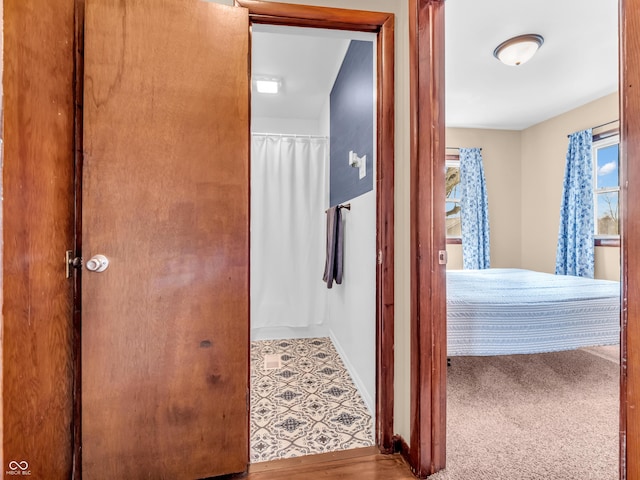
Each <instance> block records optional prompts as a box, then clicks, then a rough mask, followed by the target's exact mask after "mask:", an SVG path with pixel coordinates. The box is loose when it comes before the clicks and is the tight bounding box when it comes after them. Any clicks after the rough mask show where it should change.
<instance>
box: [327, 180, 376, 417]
mask: <svg viewBox="0 0 640 480" xmlns="http://www.w3.org/2000/svg"><path fill="white" fill-rule="evenodd" d="M349 203H351V210H350V211H349V210H346V211H345V210H343V218H344V227H345V230H344V278H343V282H342V284H341V285H334V286H333V288H331V289H330V290H329V289H326V295H327V306H328V308H327V322H326V324H327V326H328V327H329V331H330V335H331V339H332V340H333V342H334V344H335V345H336V348H337V349H338V351H339V353H340V356H341V357H342V359H343V361H344V362H345V365H346V367H347V369H348V370H349V373H350V374H351V377H352V378H353V380H354V382H355V383H356V386H357V387H358V389H359V390H360V393H361V394H362V397H363V399H364V401H365V403H366V404H367V406H368V407H369V411H370V412H371V413H372V415H373V414H374V413H375V398H376V396H375V387H376V194H375V191H371V192H368V193H365V194H364V195H361V196H359V197H357V198H354V199H352V200H351V201H350V202H349Z"/></svg>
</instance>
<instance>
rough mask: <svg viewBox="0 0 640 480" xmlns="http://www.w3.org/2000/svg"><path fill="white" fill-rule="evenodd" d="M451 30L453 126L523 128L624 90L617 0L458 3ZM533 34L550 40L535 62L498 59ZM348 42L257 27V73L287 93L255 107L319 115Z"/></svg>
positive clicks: (449, 108)
mask: <svg viewBox="0 0 640 480" xmlns="http://www.w3.org/2000/svg"><path fill="white" fill-rule="evenodd" d="M276 32H277V33H276ZM445 32H446V43H445V45H446V49H445V65H446V67H445V68H446V119H447V126H451V127H470V128H496V129H512V130H521V129H523V128H526V127H529V126H531V125H534V124H536V123H539V122H541V121H544V120H546V119H548V118H551V117H554V116H556V115H559V114H561V113H563V112H566V111H568V110H571V109H573V108H576V107H578V106H580V105H583V104H585V103H587V102H589V101H591V100H594V99H596V98H600V97H602V96H604V95H607V94H609V93H612V92H615V91H616V90H617V82H618V63H617V60H618V58H617V52H618V44H617V2H615V1H613V0H526V1H525V0H482V1H479V0H448V1H447V2H446V3H445ZM349 33H351V34H352V35H354V36H355V38H357V39H361V40H362V39H371V36H367V37H365V38H363V37H362V36H361V35H362V34H357V33H354V32H349ZM523 33H538V34H540V35H542V36H543V37H544V39H545V42H544V45H543V46H542V47H541V48H540V50H539V51H538V53H537V54H536V55H535V56H534V57H533V59H532V60H531V61H529V62H528V63H526V64H524V65H521V66H518V67H509V66H506V65H503V64H502V63H500V62H499V61H498V60H496V59H495V58H494V57H493V50H494V49H495V47H496V46H497V45H498V44H500V43H501V42H502V41H504V40H506V39H508V38H510V37H513V36H516V35H520V34H523ZM369 35H370V34H369ZM351 38H354V37H353V36H352V37H351ZM348 42H349V40H348V38H347V37H345V32H339V31H328V30H314V29H293V28H289V27H274V26H258V25H256V26H254V33H253V42H252V44H253V52H252V64H253V74H254V76H255V75H271V76H277V77H280V78H282V79H283V82H284V90H283V93H282V94H280V95H277V96H270V97H269V96H266V95H259V94H257V93H255V90H254V94H253V100H252V113H253V114H254V115H256V116H263V117H281V118H287V117H288V118H304V119H315V118H318V116H319V112H320V109H321V108H322V105H323V104H324V101H325V100H326V98H327V95H328V94H329V92H330V91H331V87H332V86H333V82H334V80H335V77H336V75H337V72H338V69H339V67H340V64H341V62H342V58H343V57H344V53H345V51H346V48H347V46H348Z"/></svg>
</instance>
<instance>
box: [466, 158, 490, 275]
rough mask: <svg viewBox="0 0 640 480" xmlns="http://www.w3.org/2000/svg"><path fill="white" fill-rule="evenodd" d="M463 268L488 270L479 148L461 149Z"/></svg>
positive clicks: (486, 217)
mask: <svg viewBox="0 0 640 480" xmlns="http://www.w3.org/2000/svg"><path fill="white" fill-rule="evenodd" d="M460 187H461V190H462V192H461V196H460V206H461V212H460V215H461V219H462V266H463V268H465V269H475V270H479V269H483V268H489V204H488V202H487V185H486V183H485V180H484V168H483V167H482V154H481V153H480V149H479V148H461V149H460Z"/></svg>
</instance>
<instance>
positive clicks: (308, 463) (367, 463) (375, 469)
mask: <svg viewBox="0 0 640 480" xmlns="http://www.w3.org/2000/svg"><path fill="white" fill-rule="evenodd" d="M320 477H321V478H323V479H327V480H331V479H343V478H384V479H385V480H404V479H411V480H413V479H415V477H414V476H413V475H412V473H411V470H410V469H409V466H408V465H407V464H406V463H405V461H404V460H403V459H402V457H401V456H400V455H398V454H395V455H385V454H381V453H380V452H379V450H378V448H377V447H366V448H356V449H352V450H343V451H340V452H332V453H323V454H320V455H307V456H304V457H298V458H288V459H284V460H275V461H271V462H262V463H255V464H252V465H250V466H249V473H248V475H247V476H246V477H243V478H247V479H249V480H307V479H309V478H320Z"/></svg>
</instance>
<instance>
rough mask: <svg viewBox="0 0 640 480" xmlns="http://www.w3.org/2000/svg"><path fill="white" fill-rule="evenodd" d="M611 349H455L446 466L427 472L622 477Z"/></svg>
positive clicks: (497, 479) (463, 476) (513, 478)
mask: <svg viewBox="0 0 640 480" xmlns="http://www.w3.org/2000/svg"><path fill="white" fill-rule="evenodd" d="M596 351H597V350H596ZM605 353H608V352H605ZM606 356H607V355H606V354H605V355H597V354H594V353H590V352H589V351H586V350H575V351H568V352H556V353H545V354H539V355H510V356H498V357H453V358H452V359H451V360H452V365H451V366H450V367H448V370H447V373H448V385H447V392H448V400H447V401H448V405H447V417H448V418H447V429H448V433H447V468H446V469H445V470H444V471H442V472H439V473H438V474H436V475H433V476H431V477H429V478H430V479H431V480H470V479H483V480H529V479H544V480H556V479H558V480H569V479H576V480H578V479H579V480H589V479H591V480H614V479H617V478H618V402H619V400H618V389H619V385H618V382H619V372H618V370H619V365H618V364H617V363H616V362H615V360H614V359H615V357H612V359H607V358H606Z"/></svg>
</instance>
